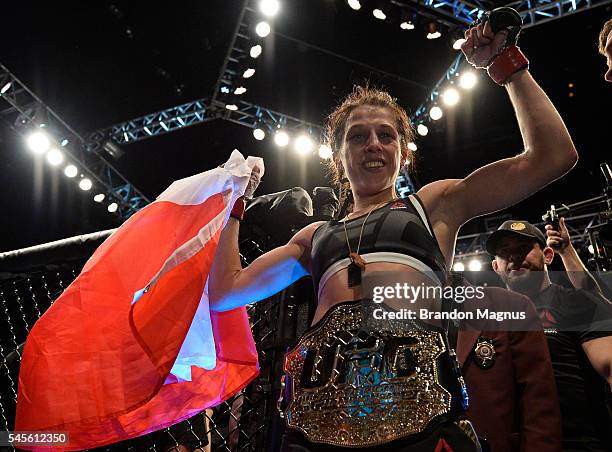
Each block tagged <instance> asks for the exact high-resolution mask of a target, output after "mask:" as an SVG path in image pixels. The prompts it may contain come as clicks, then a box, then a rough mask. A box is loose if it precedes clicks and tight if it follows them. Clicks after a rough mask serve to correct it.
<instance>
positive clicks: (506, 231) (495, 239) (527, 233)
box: [486, 220, 546, 256]
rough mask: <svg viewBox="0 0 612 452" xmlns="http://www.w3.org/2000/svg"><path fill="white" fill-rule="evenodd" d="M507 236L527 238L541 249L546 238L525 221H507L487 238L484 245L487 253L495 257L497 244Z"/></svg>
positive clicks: (544, 244)
mask: <svg viewBox="0 0 612 452" xmlns="http://www.w3.org/2000/svg"><path fill="white" fill-rule="evenodd" d="M509 235H515V236H521V237H529V238H532V239H535V240H536V241H537V242H538V243H539V244H540V245H542V248H544V247H545V246H546V238H545V237H544V234H542V231H540V230H539V229H538V228H536V227H535V226H534V225H532V224H531V223H529V222H527V221H520V220H508V221H504V222H503V223H502V225H501V226H500V227H499V228H497V231H495V232H494V233H493V234H491V235H490V236H489V238H488V239H487V243H486V248H487V251H488V252H489V253H490V254H492V255H493V256H495V252H496V251H497V247H498V246H499V242H501V240H502V239H503V238H504V237H508V236H509Z"/></svg>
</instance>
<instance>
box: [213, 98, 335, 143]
mask: <svg viewBox="0 0 612 452" xmlns="http://www.w3.org/2000/svg"><path fill="white" fill-rule="evenodd" d="M237 106H238V110H236V111H231V110H227V109H225V111H224V113H223V115H222V116H221V117H222V118H223V119H225V120H227V121H230V122H233V123H235V124H240V125H242V126H247V127H250V128H253V129H254V128H256V127H259V128H261V129H264V130H267V131H268V132H272V133H274V132H275V131H276V130H278V129H281V128H282V129H283V130H285V131H287V132H297V131H302V132H305V133H308V134H310V135H314V136H313V140H315V141H316V140H321V141H322V134H323V127H322V126H320V125H318V124H313V123H311V122H307V121H304V120H302V119H299V118H295V117H293V116H289V115H286V114H284V113H280V112H278V111H274V110H270V109H269V108H266V107H262V106H261V105H254V104H251V103H249V102H244V101H240V102H239V103H238V104H237Z"/></svg>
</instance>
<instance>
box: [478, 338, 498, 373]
mask: <svg viewBox="0 0 612 452" xmlns="http://www.w3.org/2000/svg"><path fill="white" fill-rule="evenodd" d="M474 361H476V364H477V365H478V367H480V368H481V369H489V368H491V367H493V364H495V347H494V346H493V339H488V338H486V337H479V338H478V339H477V341H476V346H475V347H474Z"/></svg>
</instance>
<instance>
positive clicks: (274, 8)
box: [259, 0, 280, 17]
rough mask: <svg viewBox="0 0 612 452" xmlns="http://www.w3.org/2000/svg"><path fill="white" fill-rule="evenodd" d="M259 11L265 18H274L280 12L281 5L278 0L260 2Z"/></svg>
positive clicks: (262, 0) (261, 0)
mask: <svg viewBox="0 0 612 452" xmlns="http://www.w3.org/2000/svg"><path fill="white" fill-rule="evenodd" d="M259 10H260V11H261V12H262V14H263V15H264V16H268V17H274V16H276V15H277V14H278V11H279V10H280V3H279V2H278V0H260V2H259Z"/></svg>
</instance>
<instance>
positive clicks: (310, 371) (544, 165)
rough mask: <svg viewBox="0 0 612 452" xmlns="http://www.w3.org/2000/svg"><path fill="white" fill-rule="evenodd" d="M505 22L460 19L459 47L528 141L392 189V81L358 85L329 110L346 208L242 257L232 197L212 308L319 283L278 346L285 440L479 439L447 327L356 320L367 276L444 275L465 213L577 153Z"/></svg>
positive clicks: (293, 443) (293, 444) (565, 167)
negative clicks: (295, 334) (300, 283)
mask: <svg viewBox="0 0 612 452" xmlns="http://www.w3.org/2000/svg"><path fill="white" fill-rule="evenodd" d="M507 36H508V32H507V31H500V32H498V33H493V31H492V30H491V27H490V22H488V21H487V22H485V23H484V24H479V25H478V26H476V27H474V28H471V29H470V30H468V31H467V32H466V38H467V40H466V42H465V43H464V44H463V46H462V51H463V52H464V54H465V56H466V58H467V60H468V62H470V63H471V64H472V65H474V66H475V67H477V68H485V67H486V68H487V69H488V72H489V75H490V76H491V77H492V78H493V79H494V80H495V81H496V82H497V83H499V84H501V85H503V86H504V87H505V88H506V90H507V91H508V94H509V97H510V101H511V102H512V105H513V106H514V110H515V111H516V117H517V120H518V123H519V127H520V131H521V135H522V137H523V142H524V151H523V152H522V153H520V154H519V155H517V156H515V157H512V158H507V159H503V160H499V161H497V162H494V163H491V164H489V165H486V166H484V167H482V168H479V169H478V170H476V171H474V172H473V173H472V174H470V175H468V176H467V177H465V178H464V179H449V180H440V181H436V182H433V183H431V184H428V185H426V186H425V187H423V188H421V189H420V190H419V191H418V193H417V194H416V195H412V196H409V197H408V198H405V199H398V198H397V196H396V193H395V188H394V183H395V179H396V177H397V174H398V172H399V169H400V168H401V167H402V166H403V165H405V164H407V163H410V162H411V160H412V154H411V151H410V150H409V149H408V147H407V145H408V143H409V142H410V141H411V140H412V127H411V125H410V122H409V119H408V116H407V115H406V112H405V111H404V110H403V109H402V108H401V107H400V106H399V105H398V104H397V103H396V102H395V100H394V99H393V98H392V97H391V96H390V95H389V94H387V93H385V92H382V91H378V90H374V89H369V88H362V87H357V88H356V89H355V90H354V92H353V93H352V94H351V95H349V96H348V97H347V98H346V99H345V100H344V101H343V102H342V104H341V105H340V106H339V107H338V108H337V109H336V110H335V111H334V112H333V113H332V114H331V115H330V116H329V118H328V123H327V139H328V142H329V144H330V146H331V148H332V150H333V165H334V167H335V169H336V182H338V181H340V180H348V183H349V184H350V189H351V191H352V197H353V210H352V212H351V213H349V214H348V215H347V216H346V217H345V218H343V219H341V220H339V221H335V220H334V221H329V222H317V223H313V224H311V225H309V226H307V227H305V228H304V229H302V230H301V231H299V232H298V233H297V234H296V235H295V236H294V237H293V238H292V239H291V240H290V241H289V243H287V244H286V245H284V246H282V247H279V248H277V249H274V250H272V251H270V252H268V253H266V254H264V255H263V256H261V257H259V258H258V259H256V260H255V261H254V262H253V263H252V264H251V265H249V266H248V267H247V268H244V269H243V268H241V265H240V259H239V255H238V229H239V224H240V223H239V220H240V219H241V217H242V213H243V211H244V203H243V202H242V203H241V202H238V203H236V205H235V206H234V210H233V213H232V216H233V218H232V219H230V221H229V222H228V224H227V226H226V228H225V229H224V231H223V233H222V235H221V238H220V242H219V247H218V251H217V253H218V254H217V258H216V259H215V263H214V265H213V269H212V272H211V277H210V280H209V295H210V301H211V308H212V309H214V310H217V311H226V310H230V309H233V308H235V307H238V306H243V305H245V304H247V303H251V302H255V301H259V300H262V299H265V298H268V297H270V296H272V295H273V294H275V293H277V292H278V291H280V290H282V289H283V288H285V287H287V286H288V285H290V284H292V283H293V282H295V281H296V280H298V279H299V278H301V277H303V276H305V275H308V274H310V275H311V276H312V278H313V282H314V285H315V290H316V293H317V307H316V312H315V317H314V320H313V324H312V326H311V327H310V328H309V329H308V330H307V331H306V333H304V335H303V336H302V337H301V338H300V340H299V342H298V344H297V345H296V347H294V348H293V349H292V350H291V351H290V352H289V353H288V354H287V356H286V360H285V371H286V372H287V374H288V377H289V378H288V381H287V384H288V385H289V389H290V392H291V400H290V403H289V405H288V407H287V409H286V412H285V416H286V421H287V426H288V427H289V428H288V429H287V432H286V434H285V438H284V441H283V450H288V451H289V450H300V451H307V450H327V449H326V448H330V450H335V449H334V448H337V447H359V448H364V447H365V448H368V449H365V450H378V448H379V447H380V448H382V447H385V448H388V447H390V446H391V447H393V450H402V451H417V450H418V451H421V450H432V451H433V450H436V451H437V450H453V451H458V450H480V446H479V445H478V442H477V440H476V439H475V437H474V434H473V431H472V430H471V427H470V425H469V423H468V422H467V421H465V420H463V419H462V413H463V412H464V411H465V398H466V397H465V393H464V386H463V384H462V379H461V377H460V375H459V374H458V372H457V371H456V365H455V362H456V361H455V356H454V351H453V350H452V348H451V347H450V346H449V343H448V340H447V337H446V334H445V331H444V328H440V327H439V326H433V325H428V326H423V325H418V324H417V323H416V322H413V323H412V324H410V326H409V327H408V328H406V327H404V328H401V327H397V326H393V325H391V326H376V327H374V328H369V329H368V328H366V329H364V328H363V325H364V324H365V323H367V319H365V318H364V316H365V315H366V314H365V311H364V310H363V309H362V307H363V303H364V298H367V296H368V294H367V293H365V292H366V291H365V289H364V284H362V280H363V278H365V277H368V276H370V275H373V274H374V273H378V274H380V273H381V272H384V273H386V274H390V273H391V272H392V273H393V274H398V275H402V278H404V279H405V280H407V281H409V282H410V283H411V284H413V285H419V284H422V283H426V284H429V285H431V284H432V283H436V284H442V281H440V279H441V278H436V274H440V273H442V275H444V274H446V273H447V271H448V269H449V268H450V265H451V263H452V260H453V252H454V248H455V240H456V236H457V232H458V230H459V228H460V227H461V225H463V224H464V223H465V222H467V221H469V220H470V219H472V218H475V217H477V216H480V215H484V214H487V213H491V212H494V211H497V210H500V209H504V208H506V207H508V206H511V205H513V204H515V203H517V202H519V201H520V200H522V199H524V198H526V197H527V196H529V195H531V194H533V193H534V192H536V191H537V190H539V189H541V188H542V187H544V186H545V185H547V184H549V183H550V182H552V181H554V180H555V179H557V178H559V177H561V176H562V175H563V174H565V173H566V172H567V171H569V170H570V169H571V168H572V166H573V165H574V164H575V163H576V160H577V153H576V150H575V148H574V145H573V143H572V140H571V138H570V136H569V134H568V132H567V130H566V128H565V125H564V124H563V121H562V119H561V118H560V116H559V114H558V113H557V111H556V110H555V107H554V106H553V105H552V103H551V102H550V100H549V99H548V98H547V96H546V94H545V93H544V92H543V91H542V89H541V88H540V87H539V86H538V84H537V83H536V82H535V81H534V79H533V78H532V77H531V75H530V74H529V72H528V70H527V66H528V62H527V59H526V58H525V56H524V55H523V54H522V53H521V51H520V50H519V49H518V48H517V47H516V46H514V45H510V46H505V42H506V39H507ZM519 180H520V181H521V183H520V184H517V181H519ZM496 186H501V187H503V188H504V189H503V190H499V191H495V190H493V187H496ZM510 187H511V189H509V188H510ZM381 450H382V449H381Z"/></svg>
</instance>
